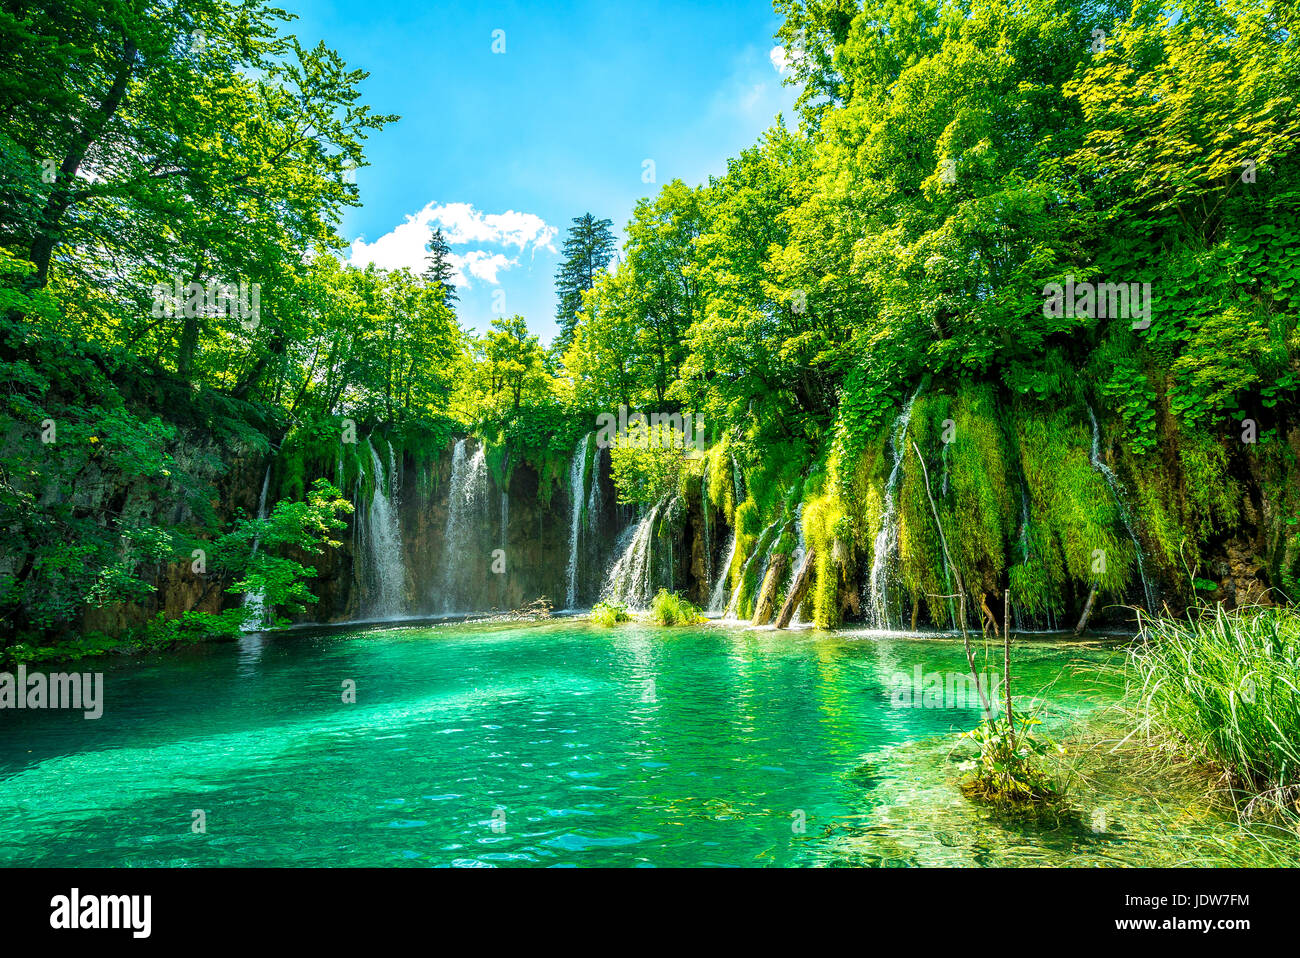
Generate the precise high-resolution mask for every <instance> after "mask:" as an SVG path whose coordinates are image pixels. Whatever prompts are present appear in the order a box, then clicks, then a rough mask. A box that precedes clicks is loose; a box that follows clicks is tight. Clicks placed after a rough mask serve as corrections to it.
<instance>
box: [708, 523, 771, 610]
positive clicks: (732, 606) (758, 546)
mask: <svg viewBox="0 0 1300 958" xmlns="http://www.w3.org/2000/svg"><path fill="white" fill-rule="evenodd" d="M780 524H781V519H780V518H778V519H777V520H776V521H775V522H773V523H772V524H771V525H770V526H768V527H767V528H766V529H764V530H763V531H762V532H760V533H759V535H758V538H757V539H755V540H754V554H753V555H751V556H750V557H749V558H748V559H746V560H745V564H744V565H743V566H741V569H740V579H739V580H738V581H737V582H736V587H735V588H734V589H732V590H731V598H730V600H728V602H727V610H726V611H725V612H723V613H722V617H723V618H724V619H734V618H735V617H736V615H737V614H738V613H739V611H740V609H739V606H740V587H741V586H743V585H744V584H745V576H746V575H747V574H748V572H749V567H750V566H751V565H753V564H754V562H755V560H757V559H758V558H759V557H760V556H761V557H762V559H763V565H762V568H760V569H759V571H758V576H757V577H756V578H755V579H754V588H755V590H757V589H759V588H761V587H762V584H763V575H764V574H765V573H766V572H767V561H768V557H769V556H771V554H772V547H773V546H774V545H776V540H774V539H772V540H767V537H768V533H770V532H771V531H772V530H773V529H775V528H776V527H777V526H778V525H780ZM764 540H767V548H764V547H763V542H764ZM755 595H757V592H755Z"/></svg>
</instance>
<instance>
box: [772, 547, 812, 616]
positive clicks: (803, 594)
mask: <svg viewBox="0 0 1300 958" xmlns="http://www.w3.org/2000/svg"><path fill="white" fill-rule="evenodd" d="M816 561H817V559H816V550H813V549H809V550H808V552H807V554H806V555H805V556H804V557H803V565H801V566H799V570H798V571H797V572H796V573H795V574H794V582H792V583H791V584H790V594H789V595H788V596H786V597H785V605H783V606H781V614H780V615H778V616H777V617H776V627H777V628H778V629H784V628H788V627H789V625H790V620H792V619H793V618H794V613H795V610H796V609H798V608H799V606H801V605H803V600H804V599H805V598H807V596H808V590H809V589H810V588H811V587H812V580H813V577H812V573H813V568H814V567H815V564H816Z"/></svg>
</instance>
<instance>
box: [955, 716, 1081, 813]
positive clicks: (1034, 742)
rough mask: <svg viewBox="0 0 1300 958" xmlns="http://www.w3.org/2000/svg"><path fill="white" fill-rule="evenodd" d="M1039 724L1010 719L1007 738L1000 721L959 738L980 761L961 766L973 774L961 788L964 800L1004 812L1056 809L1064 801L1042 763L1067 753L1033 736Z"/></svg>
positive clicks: (1034, 720)
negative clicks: (966, 741) (968, 742)
mask: <svg viewBox="0 0 1300 958" xmlns="http://www.w3.org/2000/svg"><path fill="white" fill-rule="evenodd" d="M1041 724H1042V723H1041V722H1040V721H1039V719H1037V718H1035V717H1033V716H1031V715H1015V714H1014V713H1013V721H1012V722H1011V723H1010V725H1011V726H1012V731H1013V734H1008V732H1009V728H1008V723H1007V722H1006V721H1004V720H1003V719H999V718H990V719H985V720H984V721H983V722H981V723H980V724H979V725H977V726H976V727H975V728H973V729H971V730H970V731H969V732H963V733H962V736H961V737H962V738H964V739H970V740H971V741H973V742H974V743H975V744H976V745H977V746H978V747H979V755H978V756H977V757H976V758H975V759H974V760H973V761H967V762H963V763H962V764H961V766H960V767H961V769H962V771H968V772H969V771H973V772H974V773H975V775H974V776H973V777H972V778H971V779H969V780H967V781H966V782H964V783H963V784H962V787H961V790H962V794H964V795H965V796H966V797H967V798H970V799H973V800H975V801H979V802H983V803H984V804H987V805H992V806H993V807H994V808H996V809H998V810H1000V811H1004V812H1025V811H1034V810H1042V809H1047V808H1051V807H1054V806H1057V805H1058V804H1059V803H1060V802H1061V800H1062V798H1063V795H1062V793H1061V790H1060V789H1058V788H1057V786H1056V784H1055V782H1054V781H1053V780H1052V777H1051V775H1049V774H1048V772H1047V770H1046V769H1045V768H1044V767H1043V761H1042V759H1043V757H1044V756H1045V755H1046V754H1048V752H1057V753H1061V754H1063V753H1064V751H1065V750H1064V748H1062V746H1060V745H1058V744H1057V743H1055V742H1053V741H1051V740H1050V739H1048V738H1045V737H1043V736H1041V735H1038V734H1036V733H1035V732H1034V729H1035V727H1037V726H1038V725H1041Z"/></svg>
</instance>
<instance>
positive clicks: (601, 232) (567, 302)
mask: <svg viewBox="0 0 1300 958" xmlns="http://www.w3.org/2000/svg"><path fill="white" fill-rule="evenodd" d="M611 225H612V223H611V222H610V221H609V220H598V219H596V218H595V217H594V216H592V215H591V214H590V213H584V214H583V215H582V216H579V217H575V218H574V220H573V225H572V226H570V227H569V238H568V239H566V240H565V241H564V261H563V262H562V263H561V264H560V268H559V270H558V271H557V272H556V274H555V292H556V295H557V296H558V297H559V304H558V305H557V306H556V309H555V321H556V322H557V323H559V326H560V332H559V334H558V335H557V336H556V337H555V342H554V344H553V345H552V347H551V348H552V351H553V353H554V354H555V355H556V356H563V355H564V353H565V351H566V350H567V349H568V348H569V345H570V344H571V343H572V342H573V327H574V325H575V324H576V323H577V321H578V311H579V310H581V309H582V294H583V293H584V292H586V291H587V290H589V289H591V288H592V287H593V286H595V285H596V279H597V278H598V277H599V276H600V275H601V274H602V273H604V272H605V270H606V269H608V267H609V261H610V260H611V259H613V257H614V248H615V243H614V234H613V233H611V232H610V230H609V228H610V226H611Z"/></svg>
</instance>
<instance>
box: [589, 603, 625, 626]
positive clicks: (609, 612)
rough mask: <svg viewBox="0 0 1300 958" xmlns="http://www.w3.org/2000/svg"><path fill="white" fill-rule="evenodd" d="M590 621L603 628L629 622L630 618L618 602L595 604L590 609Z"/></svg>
mask: <svg viewBox="0 0 1300 958" xmlns="http://www.w3.org/2000/svg"><path fill="white" fill-rule="evenodd" d="M591 621H592V622H595V623H596V624H597V625H603V626H605V628H611V627H613V626H615V625H619V624H621V623H623V622H631V621H632V616H631V614H630V613H629V612H628V611H627V607H626V606H624V605H623V604H622V603H620V602H597V603H596V604H595V605H593V606H592V607H591Z"/></svg>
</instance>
